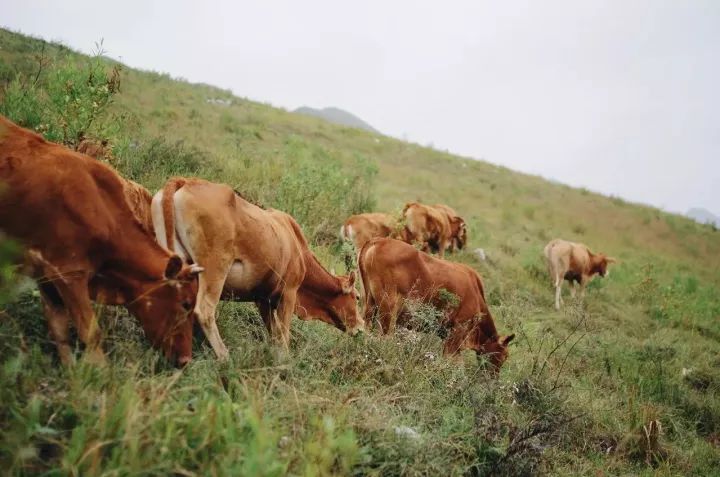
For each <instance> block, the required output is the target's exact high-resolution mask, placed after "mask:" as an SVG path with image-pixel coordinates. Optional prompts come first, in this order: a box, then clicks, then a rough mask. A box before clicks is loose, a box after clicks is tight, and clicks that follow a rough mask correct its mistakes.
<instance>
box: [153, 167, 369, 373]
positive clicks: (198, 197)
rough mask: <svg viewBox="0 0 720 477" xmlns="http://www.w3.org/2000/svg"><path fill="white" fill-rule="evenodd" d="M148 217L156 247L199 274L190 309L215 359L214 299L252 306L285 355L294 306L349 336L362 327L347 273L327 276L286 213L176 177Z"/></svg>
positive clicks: (220, 352) (219, 344)
mask: <svg viewBox="0 0 720 477" xmlns="http://www.w3.org/2000/svg"><path fill="white" fill-rule="evenodd" d="M152 215H153V224H154V226H155V233H156V236H157V240H158V242H160V243H161V244H162V245H163V246H165V247H167V248H168V249H170V250H176V251H177V252H178V253H179V254H180V255H182V256H183V257H184V258H185V260H186V261H187V262H188V263H195V264H198V265H201V266H202V267H204V269H205V273H203V274H202V275H201V276H200V277H199V286H198V297H197V305H196V308H195V311H196V313H197V316H198V320H199V322H200V326H201V327H202V329H203V331H204V332H205V336H206V337H207V338H208V341H210V344H211V346H212V347H213V350H214V351H215V353H216V355H217V356H218V357H219V358H220V359H226V358H227V357H228V351H227V348H226V347H225V344H224V343H223V341H222V338H221V337H220V333H219V332H218V329H217V325H216V323H215V308H216V307H217V304H218V302H219V300H220V299H221V298H225V299H232V300H237V301H253V302H255V303H256V305H257V306H258V309H259V310H260V314H261V315H262V318H263V321H264V322H265V325H266V327H267V328H268V331H269V332H270V334H271V336H272V337H273V339H274V340H276V341H277V342H279V343H280V344H281V345H282V346H283V347H284V348H286V349H287V348H288V344H289V340H290V318H291V317H292V313H293V310H295V309H296V306H297V305H299V306H298V309H299V315H300V316H301V317H305V318H308V317H310V316H313V317H318V318H320V319H323V321H327V322H331V323H333V324H335V325H336V326H338V327H339V328H341V329H346V330H347V331H348V332H350V333H355V332H357V331H359V330H361V329H362V328H363V327H364V323H363V321H362V319H361V318H360V317H359V315H358V311H357V303H356V294H355V287H354V282H355V275H354V274H351V275H350V276H349V277H336V276H334V275H332V274H330V273H329V272H327V271H326V270H325V269H324V268H323V267H322V265H320V262H318V261H317V259H316V258H315V256H314V255H313V254H312V252H310V249H309V247H308V245H307V242H306V241H305V238H304V236H303V235H302V232H301V230H300V227H299V226H298V224H297V223H296V222H295V220H293V218H292V217H290V216H289V215H287V214H285V213H283V212H280V211H277V210H265V209H262V208H260V207H258V206H256V205H254V204H252V203H250V202H248V201H246V200H245V199H243V198H242V197H240V196H239V195H238V194H237V193H236V192H235V191H233V190H232V189H231V188H230V187H228V186H226V185H222V184H214V183H212V182H208V181H204V180H202V179H184V178H174V179H171V180H170V181H168V182H167V184H166V185H165V187H164V189H163V190H162V191H160V192H158V193H157V194H156V195H155V197H154V198H153V201H152ZM301 286H302V288H303V290H304V292H303V295H302V296H301V297H300V299H299V302H298V290H299V289H300V288H301Z"/></svg>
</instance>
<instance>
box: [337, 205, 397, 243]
mask: <svg viewBox="0 0 720 477" xmlns="http://www.w3.org/2000/svg"><path fill="white" fill-rule="evenodd" d="M397 222H398V221H397V219H396V218H395V217H393V216H392V215H390V214H383V213H381V212H371V213H366V214H357V215H353V216H351V217H349V218H348V219H347V220H346V221H345V223H344V224H343V225H342V227H340V239H341V240H350V241H352V242H353V243H354V244H355V249H356V250H358V251H359V250H360V249H361V248H362V246H363V245H365V242H367V241H368V240H370V239H372V238H375V237H389V236H391V235H393V234H394V233H395V232H396V229H397V228H398V223H397Z"/></svg>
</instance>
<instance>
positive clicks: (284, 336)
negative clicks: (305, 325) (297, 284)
mask: <svg viewBox="0 0 720 477" xmlns="http://www.w3.org/2000/svg"><path fill="white" fill-rule="evenodd" d="M296 301H297V290H293V291H287V290H286V291H285V293H283V296H282V299H281V300H280V303H279V304H278V307H277V309H276V310H275V320H273V322H272V325H273V327H274V329H272V330H271V336H272V337H273V339H274V340H275V341H276V342H279V344H280V345H281V346H282V348H283V349H284V350H285V351H288V350H289V349H290V321H291V320H292V316H293V312H294V311H295V302H296Z"/></svg>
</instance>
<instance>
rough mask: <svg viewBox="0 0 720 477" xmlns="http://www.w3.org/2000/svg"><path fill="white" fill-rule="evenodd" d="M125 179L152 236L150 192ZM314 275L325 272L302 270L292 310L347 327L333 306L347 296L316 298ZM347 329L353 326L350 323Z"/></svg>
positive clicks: (346, 281) (345, 281)
mask: <svg viewBox="0 0 720 477" xmlns="http://www.w3.org/2000/svg"><path fill="white" fill-rule="evenodd" d="M125 182H126V184H125V198H126V200H127V201H128V204H129V205H130V208H131V209H132V210H133V213H134V214H135V217H136V218H137V219H138V220H139V221H140V223H141V224H143V228H144V229H145V230H146V231H147V232H148V233H151V234H152V235H153V236H155V228H154V226H153V223H152V212H151V203H152V198H153V196H152V194H150V192H148V190H147V189H145V188H144V187H143V186H141V185H140V184H138V183H136V182H133V181H131V180H128V179H125ZM302 240H304V237H302ZM308 251H309V249H308ZM305 260H306V262H305V264H306V269H311V270H314V269H315V266H320V267H322V266H321V265H320V264H319V262H318V261H317V258H316V257H315V256H314V255H313V254H312V253H309V254H308V255H307V256H306V258H305ZM323 270H324V269H323ZM318 277H319V278H321V279H322V278H323V277H325V275H324V274H323V273H322V270H318V271H317V272H314V273H307V272H306V273H305V279H304V280H303V282H302V284H301V285H300V288H299V289H298V297H297V301H296V304H295V314H296V315H298V317H299V318H300V319H302V320H305V321H309V320H320V321H323V322H325V323H328V324H331V325H333V326H335V327H336V328H338V329H339V330H341V331H348V330H347V327H346V325H345V322H344V321H343V320H342V319H341V317H340V316H339V315H338V313H337V312H335V311H334V310H345V308H346V307H348V306H351V305H349V303H348V300H347V299H346V298H345V297H344V296H343V297H339V296H338V298H337V301H342V302H343V303H334V304H333V307H332V308H331V307H328V306H326V305H323V304H322V303H321V302H319V301H318V299H317V298H316V289H317V286H316V285H315V280H316V279H317V278H318ZM338 278H339V279H340V283H341V285H343V286H345V287H349V286H350V285H353V284H354V280H355V278H354V277H352V280H353V282H351V281H350V278H351V277H338ZM326 286H327V285H326ZM342 313H343V316H345V315H347V312H346V311H343V312H342ZM351 329H354V328H353V327H351Z"/></svg>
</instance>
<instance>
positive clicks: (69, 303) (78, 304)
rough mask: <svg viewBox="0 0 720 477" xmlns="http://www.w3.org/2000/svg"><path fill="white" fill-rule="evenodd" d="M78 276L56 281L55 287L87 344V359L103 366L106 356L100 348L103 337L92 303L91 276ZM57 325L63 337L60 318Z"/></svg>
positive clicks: (80, 335) (81, 337)
mask: <svg viewBox="0 0 720 477" xmlns="http://www.w3.org/2000/svg"><path fill="white" fill-rule="evenodd" d="M77 275H78V272H76V273H74V274H73V277H72V278H68V277H61V278H59V279H57V280H54V281H53V285H54V286H55V287H56V288H57V291H58V294H59V295H60V298H61V299H62V301H63V303H64V304H65V307H66V309H67V311H68V313H69V315H70V316H71V317H72V319H73V321H74V323H75V328H76V329H77V331H78V336H79V337H80V340H81V341H82V342H83V343H85V357H86V358H87V359H88V360H89V361H91V362H94V363H98V364H102V363H104V362H105V355H104V354H103V351H102V347H101V346H100V339H101V335H100V328H99V327H98V323H97V317H96V316H95V313H94V312H93V309H92V303H91V301H90V294H89V290H88V281H89V276H88V274H87V273H85V272H80V276H77ZM55 324H57V325H59V326H58V331H60V336H62V326H61V320H60V319H59V318H58V319H57V321H56V322H55ZM61 359H62V358H61Z"/></svg>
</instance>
